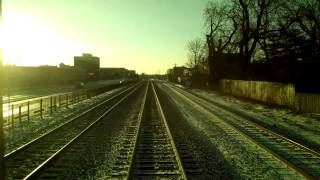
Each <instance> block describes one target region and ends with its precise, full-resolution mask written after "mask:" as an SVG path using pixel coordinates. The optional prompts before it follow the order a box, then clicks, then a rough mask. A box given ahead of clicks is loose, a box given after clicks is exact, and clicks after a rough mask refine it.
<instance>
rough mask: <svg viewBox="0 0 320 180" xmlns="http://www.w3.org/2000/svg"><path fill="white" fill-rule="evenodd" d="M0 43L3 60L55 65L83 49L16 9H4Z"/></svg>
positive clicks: (36, 64)
mask: <svg viewBox="0 0 320 180" xmlns="http://www.w3.org/2000/svg"><path fill="white" fill-rule="evenodd" d="M0 38H1V40H0V46H1V48H2V51H3V62H4V64H16V65H22V66H38V65H57V64H59V63H60V62H61V61H62V60H63V58H67V57H70V56H71V57H72V56H73V55H76V54H81V53H82V52H84V51H85V49H86V48H85V46H83V45H82V44H79V43H76V42H74V41H72V40H70V39H68V38H66V37H64V36H63V35H62V34H61V33H58V32H57V31H56V30H55V29H54V28H52V27H51V26H49V25H48V23H44V22H43V21H41V20H40V19H38V18H36V17H33V16H31V15H28V14H24V13H21V12H15V11H6V12H4V13H3V24H2V27H1V37H0Z"/></svg>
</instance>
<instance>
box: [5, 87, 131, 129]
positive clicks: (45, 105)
mask: <svg viewBox="0 0 320 180" xmlns="http://www.w3.org/2000/svg"><path fill="white" fill-rule="evenodd" d="M129 83H131V82H126V83H121V84H120V83H119V84H112V85H108V86H105V87H99V88H92V89H83V90H77V91H74V92H69V93H60V94H54V95H50V96H44V97H39V98H33V99H27V100H23V101H18V102H13V103H10V104H9V103H6V104H4V105H3V110H4V111H3V115H4V126H5V127H7V126H9V127H14V126H15V125H21V124H22V122H23V121H27V122H29V121H30V120H31V119H32V118H34V117H40V118H43V117H44V116H45V115H49V114H52V113H54V112H55V111H58V110H60V109H62V108H69V107H70V106H72V105H73V104H76V103H78V102H80V101H83V100H86V99H90V98H91V97H93V96H97V95H99V94H101V93H104V92H106V91H108V90H112V89H115V88H118V87H120V86H123V85H126V84H129Z"/></svg>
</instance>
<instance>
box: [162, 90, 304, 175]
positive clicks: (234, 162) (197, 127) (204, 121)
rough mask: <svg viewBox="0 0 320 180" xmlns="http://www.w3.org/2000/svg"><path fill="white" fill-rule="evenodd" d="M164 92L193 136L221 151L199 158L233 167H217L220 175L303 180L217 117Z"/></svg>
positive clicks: (168, 91)
mask: <svg viewBox="0 0 320 180" xmlns="http://www.w3.org/2000/svg"><path fill="white" fill-rule="evenodd" d="M164 91H165V92H167V94H168V95H169V96H170V97H171V98H172V99H173V101H174V102H175V105H176V106H177V108H178V109H179V111H180V112H181V114H182V116H183V118H184V119H185V124H188V126H189V127H191V128H192V129H193V131H194V133H193V136H199V137H202V138H201V139H199V140H198V141H204V139H207V140H206V142H207V143H206V144H207V146H208V147H210V146H213V147H215V148H216V149H217V151H218V152H217V153H211V154H209V155H208V154H203V155H200V156H210V157H212V158H210V157H209V159H218V160H219V159H220V160H221V159H222V160H223V159H224V160H225V161H226V162H227V164H229V165H230V166H227V165H225V163H224V167H221V165H219V167H217V168H220V169H221V168H222V169H221V172H223V173H229V177H230V178H231V179H287V178H288V179H301V177H299V176H297V175H296V174H295V173H294V172H293V171H291V170H290V169H288V168H287V167H286V165H284V164H283V163H281V162H279V161H278V160H276V159H274V158H273V157H272V156H271V155H270V154H269V153H267V152H265V151H264V150H262V149H261V148H260V147H258V146H257V145H255V144H253V143H251V141H249V140H248V139H247V138H245V137H243V136H240V135H239V134H237V133H236V132H235V131H234V130H232V129H230V128H228V127H227V126H225V125H223V124H222V123H219V120H216V117H215V116H213V115H211V114H210V113H208V112H207V113H205V112H203V111H202V110H201V109H199V108H198V107H197V106H195V105H194V104H190V103H189V102H187V101H186V100H185V99H184V98H182V97H180V96H178V95H177V94H175V92H174V91H171V90H170V89H168V88H165V90H164ZM173 131H174V130H173ZM188 132H189V130H188ZM193 136H192V137H193ZM211 149H212V147H211ZM217 155H218V156H219V155H221V156H223V158H222V157H220V158H219V157H215V156H217ZM207 158H208V157H207ZM217 164H219V163H217Z"/></svg>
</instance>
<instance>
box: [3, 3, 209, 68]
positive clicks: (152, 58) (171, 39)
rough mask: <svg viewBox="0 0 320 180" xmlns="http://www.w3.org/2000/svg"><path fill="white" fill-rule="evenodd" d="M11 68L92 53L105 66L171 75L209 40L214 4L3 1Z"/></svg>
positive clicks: (5, 49)
mask: <svg viewBox="0 0 320 180" xmlns="http://www.w3.org/2000/svg"><path fill="white" fill-rule="evenodd" d="M2 2H3V25H2V27H1V31H2V32H1V39H2V40H1V41H0V42H1V44H0V46H1V47H2V49H3V59H4V63H5V64H16V65H21V66H38V65H58V64H59V63H64V64H68V65H73V56H78V55H81V54H82V53H91V54H93V55H94V56H98V57H100V64H101V67H125V68H127V69H132V70H136V71H137V72H138V73H148V74H154V73H165V72H166V70H167V69H169V68H171V67H173V66H174V64H177V65H184V64H185V63H186V61H187V50H186V43H187V42H188V41H190V40H192V39H194V38H197V37H201V36H203V35H204V19H203V16H202V12H203V9H204V8H205V6H206V4H207V2H208V0H3V1H2Z"/></svg>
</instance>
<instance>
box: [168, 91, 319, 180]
mask: <svg viewBox="0 0 320 180" xmlns="http://www.w3.org/2000/svg"><path fill="white" fill-rule="evenodd" d="M166 86H167V85H166ZM167 87H168V88H170V89H172V90H173V91H175V92H176V93H178V94H180V95H181V96H182V97H184V99H186V100H188V101H189V102H191V103H193V104H197V105H198V106H200V107H202V108H203V109H204V110H206V111H208V112H209V113H211V114H212V115H214V116H215V117H217V119H219V120H220V121H221V122H222V123H224V124H226V125H227V126H229V127H231V128H232V129H234V130H235V131H236V132H238V133H239V134H241V135H243V136H244V137H246V138H248V139H249V140H250V141H252V142H253V143H255V144H257V145H258V146H259V147H261V148H262V149H264V150H265V151H267V152H268V153H270V154H271V155H272V156H274V157H276V158H277V159H278V160H280V161H282V162H283V163H285V164H286V165H287V166H289V167H290V168H291V169H293V170H294V171H295V172H297V173H299V174H301V175H302V176H304V177H305V178H307V179H316V178H317V177H314V176H313V175H311V174H309V173H307V172H305V171H304V170H302V169H301V168H300V167H297V166H296V165H295V164H294V163H293V162H290V161H288V160H287V159H285V158H284V157H282V156H281V155H279V154H277V153H276V152H274V151H273V150H271V149H270V148H269V147H267V146H266V145H263V144H262V143H261V142H259V141H257V140H256V139H254V138H253V137H251V136H249V135H248V134H246V133H245V132H243V131H242V130H240V129H239V128H237V127H235V125H233V124H231V123H229V122H226V120H224V119H222V118H220V117H218V116H217V115H215V113H213V112H212V111H211V110H210V109H209V108H208V107H206V106H204V105H202V104H201V103H199V102H197V101H195V100H194V99H191V98H190V97H188V96H187V95H185V93H188V94H189V96H190V95H192V96H194V97H197V96H195V95H193V94H192V93H189V92H188V91H185V90H182V89H180V88H179V89H180V90H179V91H178V90H176V89H174V88H172V87H169V86H167ZM181 91H183V92H184V93H183V92H181ZM197 98H198V99H202V100H204V101H206V102H208V100H206V99H204V98H201V97H197ZM209 103H210V101H209ZM218 107H219V106H218ZM220 109H221V111H223V112H225V113H228V114H229V115H231V116H234V117H237V118H238V119H241V120H243V121H246V122H247V123H250V124H251V125H253V126H255V127H257V128H258V129H261V130H263V131H265V132H267V133H270V134H271V135H274V136H276V137H277V138H279V139H281V140H284V141H286V142H288V143H291V144H293V145H296V146H298V147H300V148H301V149H303V150H306V151H307V152H308V153H311V154H313V155H314V156H316V157H317V158H318V159H319V162H320V156H319V153H317V152H315V151H313V150H312V149H309V148H307V147H305V146H303V145H301V144H299V143H297V142H294V141H293V140H290V139H288V138H286V137H283V136H281V135H279V134H277V133H275V132H273V131H271V130H269V129H266V128H264V127H262V126H260V125H258V124H256V123H253V122H251V121H250V120H247V119H245V118H243V117H240V116H239V115H237V114H235V113H233V112H230V111H228V110H225V109H223V108H221V107H220Z"/></svg>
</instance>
